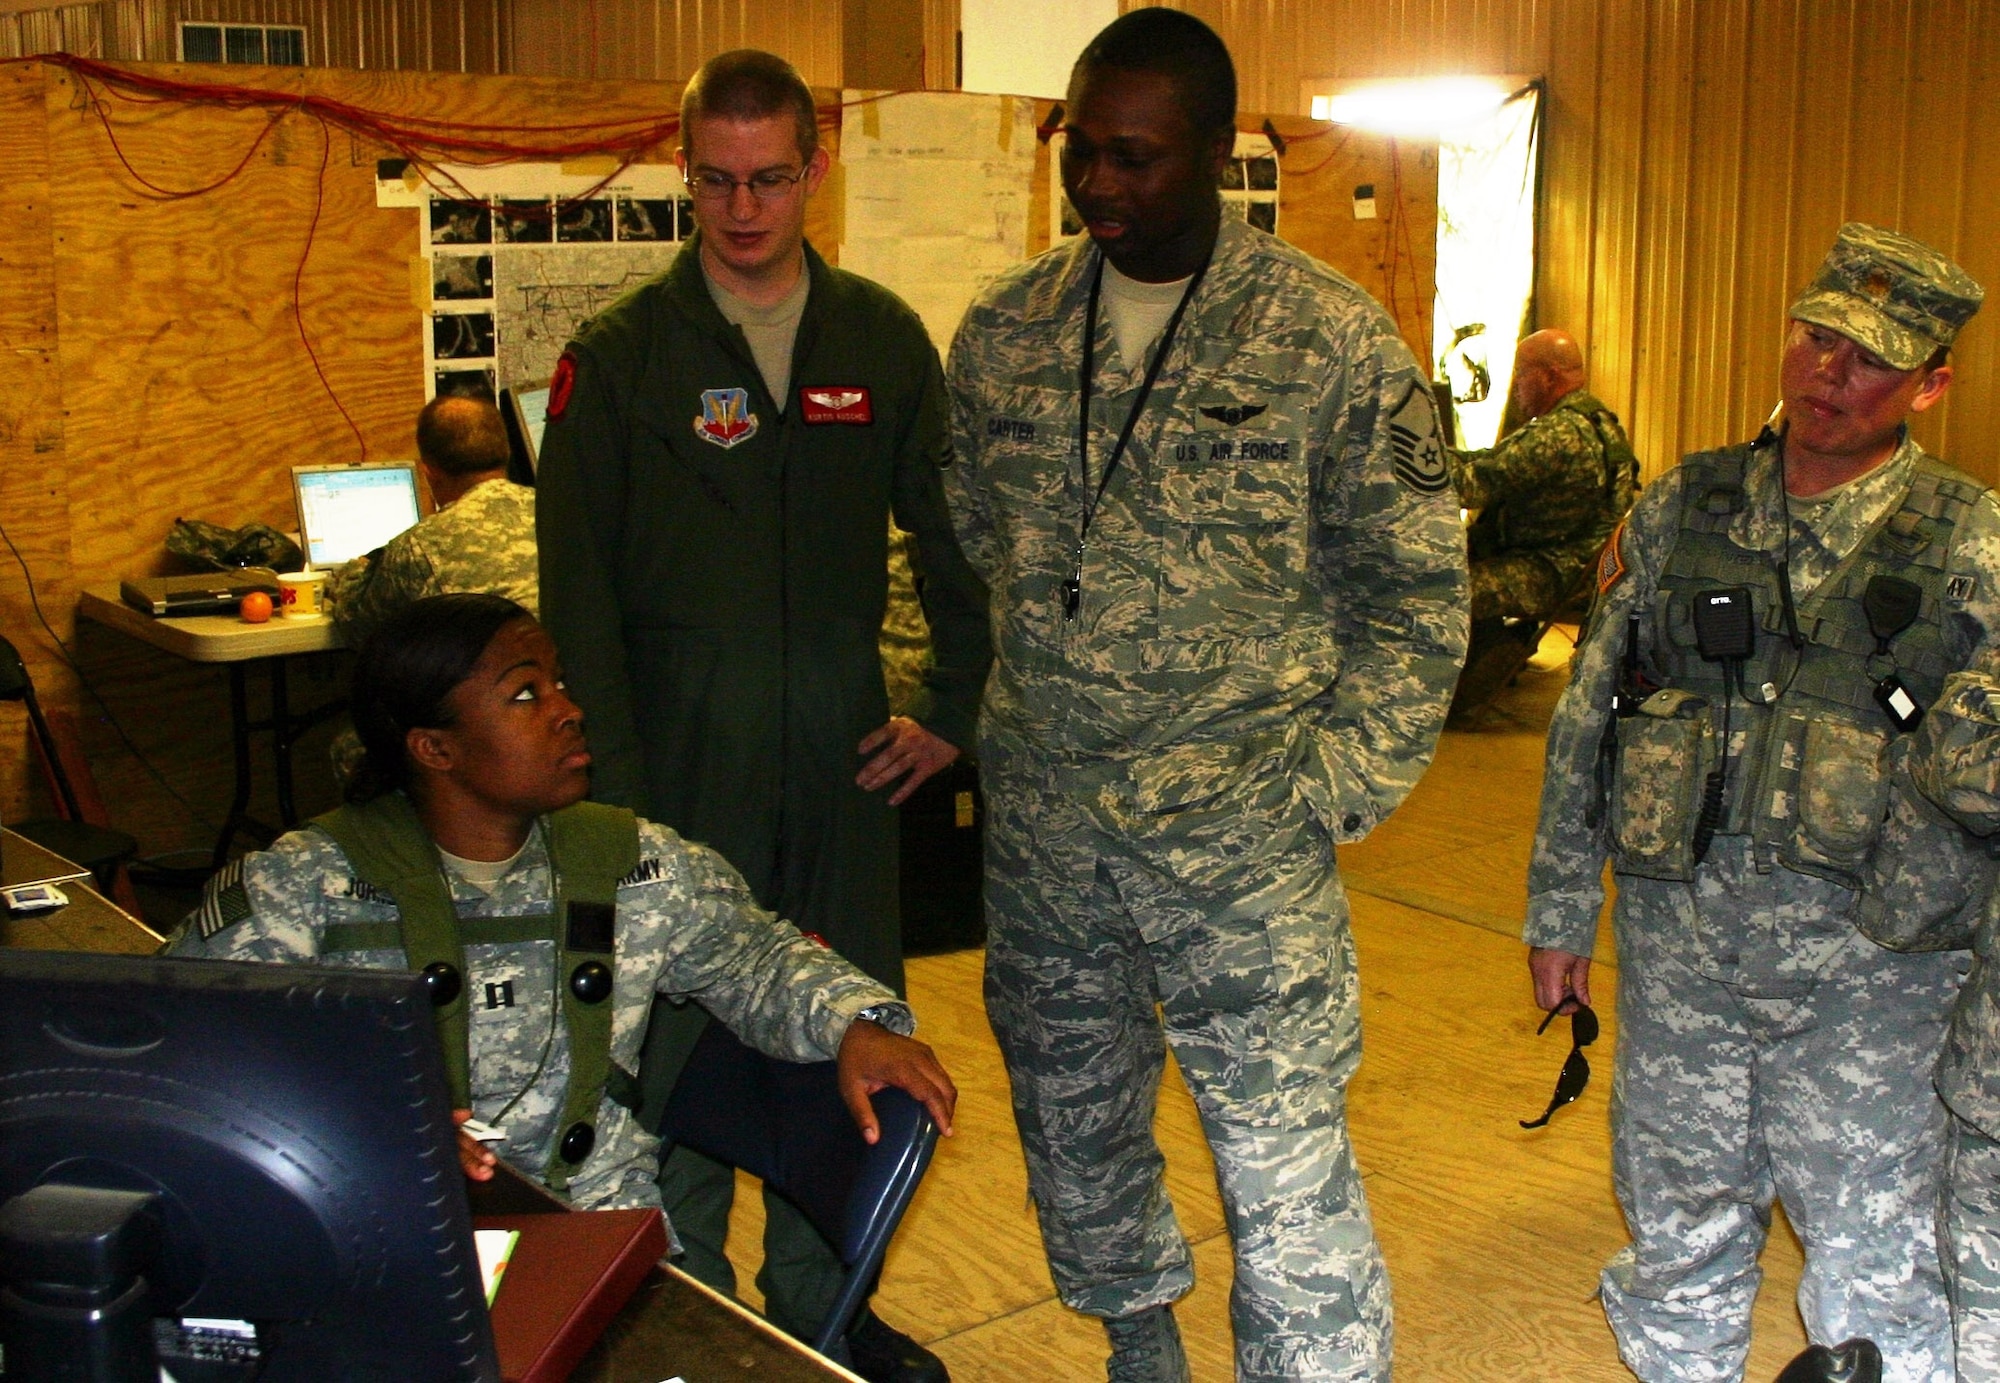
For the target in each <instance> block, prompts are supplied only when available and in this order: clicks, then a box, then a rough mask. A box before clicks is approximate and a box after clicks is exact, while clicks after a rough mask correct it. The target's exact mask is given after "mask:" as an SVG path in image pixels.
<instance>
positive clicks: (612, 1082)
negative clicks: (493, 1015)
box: [312, 792, 639, 1192]
mask: <svg viewBox="0 0 2000 1383" xmlns="http://www.w3.org/2000/svg"><path fill="white" fill-rule="evenodd" d="M312 824H313V825H314V826H315V827H317V828H318V829H319V830H321V831H324V832H325V833H326V834H327V835H329V836H332V837H333V839H334V842H335V843H336V844H337V845H339V846H340V848H341V851H342V853H343V854H345V855H346V856H347V860H348V863H349V864H351V865H353V867H354V873H355V877H356V878H357V879H359V880H361V881H362V882H363V883H365V884H368V885H370V886H372V887H373V888H375V889H377V890H379V891H380V892H381V893H383V894H385V895H387V896H388V897H389V898H391V899H392V900H393V901H394V903H395V906H396V912H397V920H396V921H393V922H355V923H344V924H339V925H336V926H331V927H328V928H327V930H326V935H325V937H324V938H323V940H322V941H321V945H320V949H321V951H322V952H323V953H333V952H339V951H369V950H393V949H401V950H402V952H403V954H404V955H405V957H407V959H408V961H409V965H410V969H411V970H412V971H414V972H416V973H418V974H420V975H422V976H423V977H424V983H425V987H426V988H427V989H428V991H429V993H430V998H431V1004H432V1009H433V1013H434V1015H435V1017H436V1019H437V1026H438V1037H439V1039H440V1040H441V1041H442V1042H443V1044H444V1060H445V1072H446V1076H447V1079H448V1080H449V1081H450V1083H451V1099H452V1105H453V1107H454V1108H457V1109H470V1108H471V1107H472V1093H471V1069H470V1055H469V1043H470V1033H469V1023H468V1016H467V1005H468V1003H469V1002H470V999H469V996H468V993H467V988H468V986H467V984H466V982H465V947H466V945H467V944H468V943H471V944H473V945H481V944H488V945H491V944H502V943H510V942H527V941H548V942H552V943H553V944H554V945H555V947H556V951H557V956H556V966H557V968H556V974H557V977H558V979H559V981H560V984H561V987H562V1009H563V1017H564V1020H565V1023H566V1026H567V1027H568V1030H569V1085H568V1088H567V1089H566V1091H565V1092H564V1096H563V1108H562V1117H561V1119H560V1121H559V1122H558V1123H557V1125H556V1128H557V1130H558V1133H557V1137H556V1143H555V1147H554V1148H553V1150H551V1152H550V1154H549V1160H548V1165H547V1167H546V1168H545V1169H544V1171H543V1174H542V1179H543V1181H544V1182H545V1183H546V1184H547V1185H548V1187H549V1188H550V1189H551V1190H553V1191H558V1192H560V1191H564V1190H567V1189H568V1186H569V1179H570V1177H571V1175H572V1174H574V1173H575V1171H576V1169H577V1168H578V1167H579V1166H581V1165H582V1164H583V1161H584V1159H585V1158H587V1157H589V1156H590V1152H591V1149H592V1148H593V1147H595V1146H596V1143H597V1115H598V1110H599V1108H600V1105H601V1102H602V1100H603V1098H604V1096H605V1095H606V1094H610V1095H611V1097H612V1098H613V1099H614V1100H615V1101H616V1102H617V1103H619V1104H623V1105H626V1106H628V1107H631V1106H633V1105H634V1104H635V1103H636V1095H637V1089H638V1085H637V1082H636V1081H635V1080H634V1079H633V1077H632V1076H631V1075H630V1074H629V1073H627V1072H625V1071H623V1070H621V1069H619V1068H617V1067H615V1066H614V1065H613V1064H612V1061H611V1018H612V1010H613V1007H614V1005H613V1003H612V996H613V990H614V989H615V987H616V986H615V984H614V979H615V966H616V964H617V957H616V949H617V896H618V881H619V880H620V879H622V878H624V877H625V876H626V875H627V874H629V873H631V872H632V870H633V869H634V868H635V867H636V866H637V864H638V862H639V826H638V819H637V818H636V817H634V816H633V815H632V813H631V812H629V811H626V810H624V809H623V808H619V807H607V806H603V805H601V804H598V803H594V802H579V803H577V804H576V805H575V806H572V807H565V808H563V810H561V811H559V812H553V813H551V814H550V815H548V816H546V817H543V818H542V819H541V822H540V829H544V830H545V831H546V836H545V840H546V843H547V846H548V852H549V868H550V871H551V873H552V875H553V876H554V894H555V897H554V899H553V900H552V901H553V904H554V907H553V910H552V911H550V912H546V913H533V914H527V915H521V916H508V917H464V918H461V917H460V916H459V915H458V909H457V908H456V907H455V906H454V904H453V902H452V897H451V888H450V885H449V884H448V883H447V882H446V880H445V875H444V865H443V862H442V861H441V860H440V859H439V858H438V853H437V847H436V845H434V844H433V843H432V841H431V838H430V833H429V832H427V831H426V830H424V826H423V823H422V821H420V820H419V819H418V818H417V812H416V808H415V807H413V806H412V805H411V804H410V800H409V798H407V797H405V796H404V795H403V794H402V793H400V792H392V793H386V794H384V795H383V796H381V797H378V798H376V799H375V800H373V801H371V802H365V803H360V804H349V805H347V806H344V807H341V808H339V809H337V810H335V811H331V812H328V813H327V814H326V815H324V816H319V817H315V818H314V819H313V822H312Z"/></svg>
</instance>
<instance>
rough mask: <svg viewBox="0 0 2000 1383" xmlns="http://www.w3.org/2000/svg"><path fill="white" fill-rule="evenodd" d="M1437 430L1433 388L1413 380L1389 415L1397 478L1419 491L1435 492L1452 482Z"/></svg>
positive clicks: (1430, 493) (1423, 492)
mask: <svg viewBox="0 0 2000 1383" xmlns="http://www.w3.org/2000/svg"><path fill="white" fill-rule="evenodd" d="M1437 433H1438V424H1437V405H1436V403H1434V402H1433V401H1432V399H1431V392H1430V390H1429V389H1427V388H1425V387H1424V386H1423V385H1422V384H1412V385H1411V386H1410V388H1409V391H1408V392H1407V393H1405V394H1404V395H1403V401H1402V402H1401V403H1399V404H1397V405H1396V411H1395V412H1393V413H1391V414H1390V415H1389V443H1390V445H1391V446H1392V447H1393V448H1394V449H1395V452H1396V479H1398V480H1400V481H1402V482H1403V483H1404V484H1405V485H1407V486H1409V487H1410V488H1411V489H1412V490H1415V491H1416V492H1417V493H1418V494H1424V495H1434V494H1437V493H1438V492H1439V491H1441V490H1443V489H1444V487H1445V486H1447V485H1449V484H1450V483H1451V476H1450V474H1449V473H1448V472H1447V471H1446V470H1445V464H1444V444H1443V443H1442V442H1440V441H1439V440H1438V435H1437Z"/></svg>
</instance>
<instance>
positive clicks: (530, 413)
mask: <svg viewBox="0 0 2000 1383" xmlns="http://www.w3.org/2000/svg"><path fill="white" fill-rule="evenodd" d="M500 416H501V418H502V419H503V420H504V421H505V422H506V424H507V450H508V457H507V478H508V479H509V480H511V481H513V482H514V483H515V484H516V485H533V484H534V483H535V470H536V468H537V467H538V466H540V465H541V459H542V433H543V432H544V431H545V430H546V429H547V427H548V425H549V391H548V390H547V389H502V390H501V391H500Z"/></svg>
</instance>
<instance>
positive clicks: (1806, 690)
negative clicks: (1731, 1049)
mask: <svg viewBox="0 0 2000 1383" xmlns="http://www.w3.org/2000/svg"><path fill="white" fill-rule="evenodd" d="M1751 455H1752V452H1751V450H1750V448H1749V447H1747V446H1738V447H1732V448H1729V449H1726V450H1723V451H1716V452H1705V453H1701V454H1698V455H1694V456H1690V457H1688V458H1687V459H1686V460H1684V461H1683V462H1681V472H1682V480H1681V486H1682V488H1681V496H1682V499H1681V514H1680V528H1679V536H1678V537H1677V539H1676V540H1675V543H1674V547H1673V550H1672V552H1671V553H1669V554H1668V556H1667V559H1666V564H1665V566H1664V568H1663V569H1662V571H1661V573H1660V579H1659V588H1658V595H1657V598H1656V600H1655V601H1654V606H1653V616H1652V618H1653V630H1652V634H1653V638H1652V645H1653V647H1652V672H1653V673H1654V675H1655V678H1656V680H1657V681H1658V682H1659V684H1660V685H1661V687H1662V688H1663V690H1662V691H1660V692H1658V693H1657V694H1655V696H1654V697H1652V698H1651V699H1649V700H1648V701H1647V702H1646V703H1645V705H1644V706H1643V707H1642V708H1641V709H1642V714H1640V715H1638V716H1633V717H1629V718H1627V719H1624V720H1621V721H1620V722H1619V725H1618V744H1619V750H1618V763H1617V769H1618V775H1619V780H1620V781H1619V783H1618V785H1617V787H1616V789H1615V791H1614V794H1613V799H1614V808H1613V810H1614V818H1615V819H1614V823H1613V836H1614V839H1615V841H1616V842H1617V845H1618V854H1617V860H1616V867H1617V868H1618V869H1619V870H1620V871H1621V872H1624V873H1631V874H1639V875H1642V876H1645V877H1649V878H1659V879H1669V880H1685V879H1687V878H1690V877H1692V872H1693V862H1692V860H1691V857H1690V854H1689V850H1688V844H1689V841H1690V840H1691V838H1692V834H1693V831H1694V824H1695V817H1696V815H1697V814H1698V812H1699V805H1700V801H1701V795H1702V785H1703V782H1704V779H1705V776H1706V774H1707V772H1708V771H1709V770H1710V769H1712V768H1714V767H1716V766H1717V765H1718V764H1719V763H1720V762H1721V760H1722V758H1723V754H1722V747H1721V744H1720V736H1721V731H1722V727H1723V722H1724V713H1723V704H1724V698H1725V696H1726V695H1727V686H1726V683H1725V680H1724V676H1725V665H1724V664H1723V663H1720V662H1711V661H1709V660H1707V659H1705V658H1703V657H1702V656H1701V652H1700V648H1699V644H1698V640H1697V638H1696V634H1695V623H1694V601H1695V597H1696V596H1697V594H1699V593H1700V592H1703V591H1708V590H1713V589H1715V588H1717V587H1728V586H1742V587H1746V588H1747V589H1748V590H1749V591H1750V595H1751V602H1752V611H1753V614H1754V616H1755V619H1756V625H1757V637H1756V647H1755V650H1754V651H1753V652H1752V654H1751V656H1750V657H1749V658H1748V659H1747V660H1746V661H1745V663H1744V667H1743V676H1742V686H1743V688H1744V691H1745V695H1741V696H1736V697H1734V698H1733V700H1732V701H1731V704H1730V706H1729V711H1728V719H1729V725H1730V729H1731V738H1732V740H1733V741H1734V742H1735V752H1734V753H1733V754H1732V755H1730V756H1729V757H1730V764H1729V771H1728V792H1727V797H1726V800H1725V803H1724V806H1725V808H1726V812H1725V815H1724V816H1723V818H1722V820H1721V821H1720V822H1719V823H1718V825H1717V833H1718V834H1722V835H1746V836H1749V837H1751V839H1752V841H1753V844H1754V847H1755V849H1756V852H1757V858H1758V860H1759V861H1760V866H1762V867H1768V866H1769V864H1770V863H1772V862H1776V863H1782V864H1784V865H1785V866H1787V867H1788V868H1792V869H1796V870H1799V871H1800V872H1803V873H1807V874H1815V875H1819V876H1821V877H1824V878H1828V879H1832V880H1834V881H1835V882H1837V883H1841V884H1843V885H1846V886H1848V887H1857V886H1858V885H1859V883H1860V881H1861V873H1862V870H1863V869H1864V867H1865V865H1866V864H1867V861H1868V858H1869V855H1870V853H1871V851H1872V850H1873V846H1874V839H1875V834H1876V831H1877V829H1878V828H1879V825H1880V821H1881V817H1882V811H1883V808H1884V806H1885V803H1886V794H1887V790H1888V781H1887V776H1886V773H1885V772H1884V771H1883V769H1882V765H1881V761H1882V749H1883V747H1884V746H1886V745H1887V744H1888V742H1889V740H1890V738H1891V737H1892V736H1893V734H1894V733H1895V727H1894V726H1893V724H1892V723H1891V722H1890V720H1889V718H1888V716H1887V714H1886V713H1885V712H1884V711H1883V710H1882V708H1881V707H1880V706H1879V705H1878V704H1877V703H1876V700H1875V687H1876V685H1877V683H1879V682H1880V681H1881V680H1882V679H1883V678H1885V677H1887V676H1888V675H1890V674H1891V673H1894V674H1896V675H1897V676H1898V677H1899V678H1900V679H1901V680H1902V682H1903V685H1904V686H1905V687H1906V688H1907V689H1908V690H1909V692H1910V693H1911V695H1913V696H1914V697H1915V698H1916V699H1917V701H1918V703H1919V704H1920V705H1923V706H1926V707H1928V706H1929V705H1930V704H1931V703H1932V702H1933V701H1935V700H1936V699H1937V697H1938V695H1939V694H1940V692H1941V691H1942V690H1943V687H1944V680H1945V678H1946V677H1947V676H1949V675H1950V674H1951V673H1952V672H1953V671H1955V670H1957V669H1958V668H1960V667H1962V666H1964V663H1965V660H1966V658H1967V657H1968V656H1969V655H1970V652H1971V649H1970V647H1969V646H1968V644H1967V643H1966V640H1965V637H1964V635H1963V634H1962V633H1961V632H1960V631H1959V630H1958V629H1957V628H1956V627H1955V626H1954V624H1953V622H1952V621H1951V620H1950V619H1949V618H1948V617H1947V612H1946V604H1945V602H1946V599H1947V592H1946V589H1945V587H1946V582H1947V577H1946V570H1945V569H1946V566H1947V563H1948V562H1949V560H1950V558H1951V554H1952V549H1953V545H1954V543H1955V542H1956V540H1957V536H1958V531H1959V528H1960V525H1961V524H1962V523H1963V522H1964V520H1965V518H1966V516H1967V515H1968V514H1969V512H1970V511H1971V508H1972V506H1973V504H1974V503H1975V502H1976V501H1977V500H1978V498H1979V496H1980V495H1981V494H1982V493H1983V488H1982V487H1981V486H1980V485H1978V484H1977V483H1976V482H1974V481H1973V480H1971V479H1970V478H1969V477H1967V476H1965V475H1963V474H1961V473H1960V472H1958V471H1956V470H1954V469H1952V468H1951V467H1949V466H1946V465H1944V464H1943V463H1942V462H1939V461H1937V460H1934V459H1933V458H1931V457H1929V456H1925V455H1923V454H1922V453H1919V454H1918V456H1917V458H1916V462H1915V469H1914V474H1913V475H1912V477H1911V482H1910V488H1909V490H1908V492H1907V494H1906V495H1905V496H1904V498H1903V502H1902V503H1901V505H1900V506H1898V507H1897V508H1895V509H1893V510H1891V511H1890V512H1889V513H1888V514H1887V515H1885V516H1884V517H1883V519H1882V520H1881V522H1879V523H1878V524H1877V525H1876V526H1875V528H1874V530H1873V531H1872V532H1870V533H1869V534H1867V535H1866V536H1865V537H1864V538H1863V539H1862V541H1861V542H1860V543H1859V544H1858V545H1857V546H1856V548H1855V550H1854V552H1853V553H1851V554H1850V555H1849V556H1848V557H1847V559H1846V560H1845V561H1843V562H1842V563H1841V564H1840V565H1839V566H1838V567H1837V568H1836V569H1835V570H1834V571H1833V573H1832V574H1831V575H1830V576H1828V577H1827V579H1826V580H1825V581H1824V582H1823V583H1822V584H1821V585H1820V586H1819V588H1818V589H1817V590H1815V591H1814V592H1813V593H1812V594H1811V595H1810V596H1809V597H1807V598H1806V599H1804V600H1802V601H1799V602H1798V604H1797V607H1796V611H1795V615H1796V620H1797V626H1798V632H1799V636H1800V640H1801V643H1800V646H1798V647H1794V646H1793V643H1792V641H1791V638H1790V634H1789V630H1788V629H1787V627H1786V621H1785V615H1784V594H1783V587H1782V583H1781V579H1780V570H1779V563H1780V561H1781V560H1782V559H1781V557H1780V556H1779V555H1778V554H1776V553H1768V552H1763V551H1756V550H1751V549H1746V548H1743V547H1740V546H1738V544H1737V543H1736V542H1735V541H1734V540H1733V539H1732V537H1731V536H1730V527H1731V524H1732V523H1733V522H1734V521H1735V520H1736V519H1737V518H1738V516H1740V515H1741V514H1742V512H1743V511H1744V509H1745V508H1746V506H1747V505H1748V503H1749V496H1748V492H1747V490H1746V488H1745V484H1744V479H1745V473H1746V471H1747V469H1748V466H1749V462H1750V458H1751ZM1877 575H1887V576H1895V577H1899V578H1901V579H1903V580H1905V581H1908V582H1911V583H1912V584H1914V585H1915V586H1916V587H1917V588H1918V591H1919V592H1920V601H1919V605H1918V611H1917V616H1916V619H1915V620H1914V621H1913V622H1912V623H1911V624H1910V625H1909V626H1908V627H1907V628H1905V629H1903V630H1902V631H1901V632H1899V633H1897V634H1896V635H1895V636H1894V637H1893V638H1892V639H1891V640H1890V641H1889V644H1888V648H1887V651H1886V652H1884V651H1880V650H1878V648H1877V640H1876V638H1875V635H1874V633H1873V632H1872V631H1871V630H1870V628H1869V624H1868V616H1867V613H1866V611H1865V610H1864V608H1863V604H1862V597H1863V594H1864V592H1866V590H1867V588H1868V583H1869V582H1870V581H1871V580H1872V579H1873V578H1874V577H1876V576H1877Z"/></svg>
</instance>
